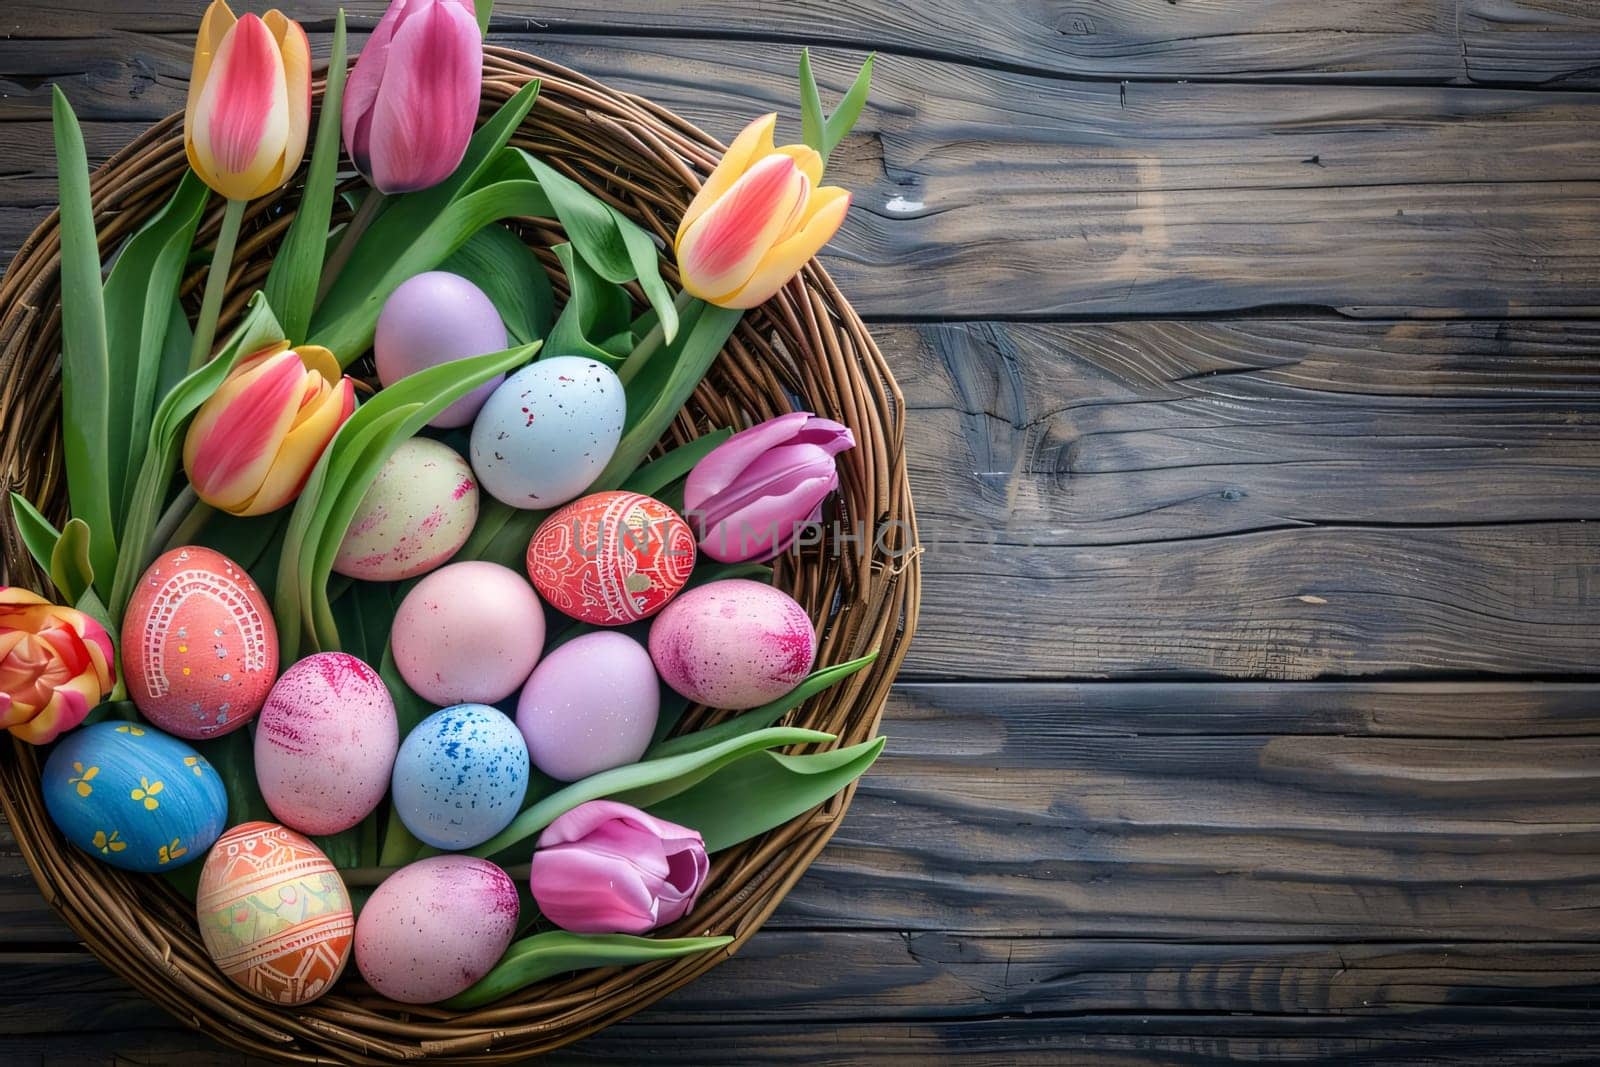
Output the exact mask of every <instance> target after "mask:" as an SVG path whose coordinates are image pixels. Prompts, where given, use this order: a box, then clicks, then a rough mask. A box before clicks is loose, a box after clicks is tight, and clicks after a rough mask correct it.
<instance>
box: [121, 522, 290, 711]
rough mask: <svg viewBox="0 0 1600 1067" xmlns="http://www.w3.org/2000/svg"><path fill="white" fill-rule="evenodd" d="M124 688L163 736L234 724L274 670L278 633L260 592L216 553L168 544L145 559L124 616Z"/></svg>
mask: <svg viewBox="0 0 1600 1067" xmlns="http://www.w3.org/2000/svg"><path fill="white" fill-rule="evenodd" d="M121 652H122V669H123V674H124V677H125V678H126V679H127V683H128V694H129V695H130V696H131V697H132V698H133V702H134V703H135V704H137V705H138V706H139V710H140V711H141V712H143V713H144V715H145V717H146V718H147V719H149V720H150V721H151V722H153V723H155V724H156V725H157V726H159V727H160V728H161V729H163V730H165V731H167V733H169V734H176V735H177V736H179V737H186V738H189V739H191V740H199V739H203V738H207V737H217V736H219V735H221V734H225V733H228V732H230V731H232V730H237V729H238V728H239V727H241V726H243V725H244V724H245V723H247V722H249V721H250V719H251V718H252V717H253V716H254V715H255V713H256V712H258V711H260V710H261V705H262V703H263V702H265V701H266V699H267V693H268V692H269V691H270V690H271V689H272V683H273V682H274V681H275V680H276V679H277V677H278V633H277V630H276V629H275V626H274V623H273V621H272V612H271V611H270V610H268V608H267V601H266V598H265V597H263V596H262V595H261V590H259V589H257V588H256V583H255V582H253V581H251V580H250V576H249V575H248V574H246V573H245V571H244V568H243V567H241V566H239V565H238V564H237V563H235V562H233V560H231V559H229V558H228V557H227V556H224V555H223V554H222V553H220V552H213V551H212V550H211V549H209V548H200V547H198V546H190V547H187V548H175V549H173V550H172V551H171V552H168V553H166V554H164V555H162V556H161V557H159V558H158V559H157V560H156V561H155V562H154V563H152V564H150V569H149V570H147V571H145V572H144V574H143V576H142V577H140V579H139V584H138V585H137V586H135V587H134V591H133V596H132V597H131V598H129V600H128V610H127V611H126V612H125V613H124V615H123V617H122V644H121Z"/></svg>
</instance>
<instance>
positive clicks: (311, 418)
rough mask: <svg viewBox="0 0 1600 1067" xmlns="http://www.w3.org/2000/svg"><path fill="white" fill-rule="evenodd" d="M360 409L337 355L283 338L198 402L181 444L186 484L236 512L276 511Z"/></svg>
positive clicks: (296, 492) (297, 489) (217, 505)
mask: <svg viewBox="0 0 1600 1067" xmlns="http://www.w3.org/2000/svg"><path fill="white" fill-rule="evenodd" d="M355 408H356V396H355V384H354V383H353V382H352V381H351V380H350V379H349V378H341V377H340V375H339V361H338V360H336V359H335V358H334V356H333V353H332V352H329V351H328V350H327V349H326V348H318V347H316V346H315V345H302V346H301V347H299V348H290V347H289V343H288V342H287V341H279V342H278V343H277V344H275V345H273V346H271V347H270V348H264V349H262V350H261V351H260V352H257V353H256V354H255V355H253V356H251V357H249V358H248V359H245V360H243V361H242V362H240V363H239V365H238V366H236V367H234V368H233V371H232V372H231V373H230V374H229V375H228V377H227V378H226V379H224V380H223V383H222V384H221V385H220V386H218V387H217V391H216V392H215V393H213V394H211V398H210V399H209V400H207V401H206V402H205V403H204V404H203V405H201V407H200V411H199V412H198V413H197V414H196V415H195V417H194V422H192V423H190V425H189V434H188V436H187V437H186V438H185V439H184V442H183V467H184V470H186V471H188V473H189V483H190V484H191V485H193V486H194V491H195V492H196V493H197V494H199V496H200V499H201V500H204V501H205V502H206V503H207V504H210V505H211V506H212V507H214V508H217V509H219V510H221V511H226V512H229V513H230V514H233V515H264V514H266V513H267V512H269V511H276V510H277V509H278V508H281V507H283V505H285V504H287V503H288V502H289V501H291V500H293V499H294V498H295V497H297V496H299V495H300V490H301V489H303V488H304V487H305V484H306V479H307V478H308V477H310V475H311V469H312V468H313V467H315V466H316V465H317V460H318V459H320V458H322V450H323V449H324V448H327V447H328V442H329V441H332V440H333V435H334V434H335V433H337V432H338V431H339V427H340V426H343V425H344V421H345V420H346V419H348V418H349V417H350V414H351V413H352V412H353V411H355Z"/></svg>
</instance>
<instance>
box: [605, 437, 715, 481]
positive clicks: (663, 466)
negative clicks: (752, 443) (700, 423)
mask: <svg viewBox="0 0 1600 1067" xmlns="http://www.w3.org/2000/svg"><path fill="white" fill-rule="evenodd" d="M732 436H733V431H732V430H729V429H721V430H712V431H711V432H710V433H708V434H704V435H702V436H700V437H696V438H695V439H694V440H693V441H690V442H689V443H688V444H686V445H679V446H678V447H677V448H674V449H673V450H672V451H670V452H668V453H667V454H666V455H664V456H662V457H661V458H660V459H657V460H652V461H651V462H649V463H646V464H645V465H644V466H642V467H640V468H639V469H638V470H636V471H634V472H633V474H632V475H630V476H629V477H628V479H627V480H626V481H624V482H623V483H622V485H620V486H619V487H618V488H620V489H626V490H628V492H630V493H643V494H644V495H645V496H655V495H656V494H657V493H659V492H660V491H661V490H663V489H665V488H666V487H667V486H669V485H671V484H672V483H673V482H675V481H677V480H678V479H679V478H683V477H685V476H687V475H688V473H689V472H690V471H692V470H694V467H695V464H697V463H699V462H700V461H701V460H702V459H705V458H706V456H708V455H709V454H710V453H711V450H712V449H714V448H716V447H717V446H718V445H720V444H721V443H722V442H724V441H726V440H727V439H728V438H730V437H732Z"/></svg>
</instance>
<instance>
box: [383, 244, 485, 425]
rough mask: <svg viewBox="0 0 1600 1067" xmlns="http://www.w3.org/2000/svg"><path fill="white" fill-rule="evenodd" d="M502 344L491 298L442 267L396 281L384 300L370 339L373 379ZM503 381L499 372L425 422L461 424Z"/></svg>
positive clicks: (393, 377) (390, 378)
mask: <svg viewBox="0 0 1600 1067" xmlns="http://www.w3.org/2000/svg"><path fill="white" fill-rule="evenodd" d="M507 347H509V346H508V344H507V340H506V327H505V323H503V322H501V321H500V313H499V312H498V311H496V310H495V306H494V303H493V301H491V300H490V299H489V297H488V296H487V295H485V294H484V291H483V290H482V289H479V288H478V287H477V286H476V285H473V284H472V283H471V282H469V281H467V279H465V278H463V277H461V276H460V275H459V274H451V273H449V272H447V271H442V270H435V271H429V272H428V273H426V274H418V275H417V276H416V277H414V278H410V279H408V280H406V281H404V282H402V283H400V286H399V288H397V289H396V290H395V291H394V292H393V293H391V294H390V296H389V299H388V300H387V301H386V302H385V303H384V305H383V311H382V313H380V314H379V316H378V329H377V333H376V335H375V336H374V337H373V341H372V352H373V357H374V359H375V361H376V362H377V364H378V380H379V381H380V382H382V383H383V384H384V385H385V386H389V385H393V384H394V383H395V382H398V381H399V380H400V379H402V378H404V377H406V376H408V375H412V374H415V373H417V371H419V370H426V369H427V368H429V367H436V366H438V365H439V364H441V363H450V362H452V361H454V360H458V359H466V358H468V357H469V356H483V355H487V354H489V353H490V352H500V351H503V350H504V349H506V348H507ZM504 380H505V375H503V374H501V375H497V376H496V377H495V378H493V379H492V380H490V381H488V382H486V383H484V384H483V385H480V386H479V387H478V388H476V389H474V390H473V391H472V392H470V393H468V394H467V395H466V396H464V397H462V398H461V399H460V400H457V401H456V402H455V403H453V404H451V405H450V406H449V407H447V408H445V409H444V410H443V411H441V412H439V414H438V415H436V416H434V419H433V421H432V422H430V423H428V425H429V426H439V427H450V426H465V425H466V424H467V423H469V422H471V421H472V417H473V416H474V415H476V414H477V413H478V409H479V408H481V407H483V402H484V401H485V400H488V399H489V394H491V393H493V392H494V390H495V387H496V386H498V385H499V384H500V383H501V382H502V381H504Z"/></svg>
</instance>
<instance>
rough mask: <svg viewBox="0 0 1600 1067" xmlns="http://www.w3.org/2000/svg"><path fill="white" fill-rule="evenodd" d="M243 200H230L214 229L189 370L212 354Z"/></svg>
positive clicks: (240, 218)
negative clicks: (214, 240) (218, 224)
mask: <svg viewBox="0 0 1600 1067" xmlns="http://www.w3.org/2000/svg"><path fill="white" fill-rule="evenodd" d="M247 206H249V201H246V200H229V201H228V206H227V208H226V209H224V211H223V212H222V226H221V228H220V229H219V230H218V231H217V247H216V249H215V250H214V251H213V252H212V253H211V269H210V270H209V271H207V272H206V295H205V297H204V299H203V300H202V301H201V303H200V317H199V318H198V319H196V320H195V323H194V347H192V348H190V349H189V372H190V373H191V374H192V373H194V372H195V371H197V370H199V369H200V368H201V367H202V366H203V365H204V364H205V363H206V361H207V360H209V359H210V358H211V345H212V342H213V341H215V340H216V338H217V317H218V316H219V315H221V314H222V298H223V296H224V295H226V291H227V288H228V274H229V272H231V271H232V269H233V249H234V247H235V246H236V245H237V244H238V243H239V226H240V224H241V223H243V222H244V209H245V208H246V207H247Z"/></svg>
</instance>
